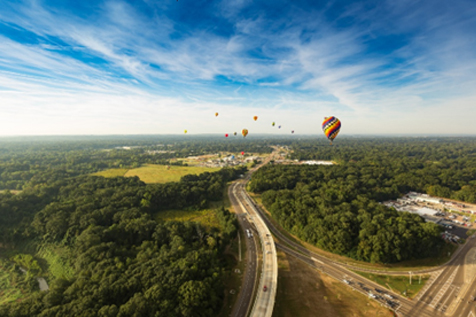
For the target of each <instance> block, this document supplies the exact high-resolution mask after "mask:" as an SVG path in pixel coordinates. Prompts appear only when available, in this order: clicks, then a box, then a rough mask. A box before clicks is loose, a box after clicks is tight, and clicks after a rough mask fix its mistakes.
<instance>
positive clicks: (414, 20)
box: [0, 0, 476, 135]
mask: <svg viewBox="0 0 476 317" xmlns="http://www.w3.org/2000/svg"><path fill="white" fill-rule="evenodd" d="M215 112H219V113H220V115H219V116H218V117H217V118H215V117H214V113H215ZM254 115H257V116H259V119H258V121H256V122H254V121H253V120H252V117H253V116H254ZM329 115H334V116H336V117H338V118H339V119H341V121H342V130H341V133H342V134H349V135H351V134H407V133H408V134H413V133H415V134H434V133H437V134H476V124H475V119H476V4H475V2H474V1H473V0H468V1H465V0H455V1H451V2H448V1H440V0H427V1H416V0H412V1H407V0H399V1H385V0H381V1H361V2H357V1H299V0H298V1H280V0H277V1H257V0H254V1H251V0H224V1H212V0H206V1H202V0H179V1H175V0H161V1H152V0H142V1H139V0H137V1H130V2H127V1H68V0H55V1H39V0H38V1H9V0H3V1H2V5H1V6H0V135H32V134H33V135H43V134H149V133H150V134H155V133H171V134H176V133H182V132H183V130H184V129H187V130H188V131H189V133H190V134H196V133H232V132H233V131H239V130H241V129H242V128H247V129H249V130H250V133H273V134H279V133H282V134H289V132H290V131H291V130H295V131H296V134H322V131H321V129H320V123H321V121H322V119H323V117H325V116H329ZM273 121H275V122H276V124H277V125H282V127H283V128H282V129H281V130H278V129H276V127H275V128H272V127H271V122H273Z"/></svg>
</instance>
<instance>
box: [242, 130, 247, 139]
mask: <svg viewBox="0 0 476 317" xmlns="http://www.w3.org/2000/svg"><path fill="white" fill-rule="evenodd" d="M241 134H242V135H243V137H244V138H245V137H246V136H247V135H248V129H243V130H241Z"/></svg>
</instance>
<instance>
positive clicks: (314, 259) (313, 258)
mask: <svg viewBox="0 0 476 317" xmlns="http://www.w3.org/2000/svg"><path fill="white" fill-rule="evenodd" d="M311 260H313V261H316V262H318V263H321V264H324V263H323V262H322V261H319V260H318V259H316V258H315V257H313V256H311Z"/></svg>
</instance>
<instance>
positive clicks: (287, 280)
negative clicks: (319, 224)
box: [273, 252, 393, 317]
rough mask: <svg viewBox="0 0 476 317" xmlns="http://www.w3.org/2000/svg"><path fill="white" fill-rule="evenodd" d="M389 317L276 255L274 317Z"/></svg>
mask: <svg viewBox="0 0 476 317" xmlns="http://www.w3.org/2000/svg"><path fill="white" fill-rule="evenodd" d="M297 316H320V317H337V316H341V317H367V316H383V317H390V316H393V314H392V313H391V312H390V311H389V310H388V309H386V308H383V307H381V306H380V305H379V304H378V303H377V302H375V301H372V300H370V299H369V298H368V297H367V296H364V295H362V294H361V293H358V292H355V291H352V290H351V288H349V287H347V286H345V285H344V284H342V283H341V282H339V281H337V280H334V279H332V278H330V277H328V276H327V275H325V274H320V273H319V272H318V271H317V270H315V269H313V268H312V267H310V266H309V265H307V264H305V263H303V262H301V261H299V260H298V259H296V258H293V257H290V256H287V255H286V254H284V253H282V252H278V291H277V293H276V304H275V307H274V311H273V317H297Z"/></svg>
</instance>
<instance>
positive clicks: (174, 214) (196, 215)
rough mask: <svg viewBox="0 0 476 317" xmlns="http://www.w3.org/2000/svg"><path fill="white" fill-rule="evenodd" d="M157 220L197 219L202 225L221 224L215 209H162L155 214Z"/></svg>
mask: <svg viewBox="0 0 476 317" xmlns="http://www.w3.org/2000/svg"><path fill="white" fill-rule="evenodd" d="M155 219H156V220H165V221H167V220H175V221H195V222H198V223H200V224H201V225H203V226H205V227H208V228H211V227H214V228H218V227H219V226H220V224H219V223H218V219H217V217H216V215H215V211H214V210H213V209H204V210H199V211H186V210H167V211H160V212H158V213H157V214H156V216H155Z"/></svg>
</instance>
